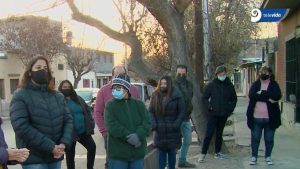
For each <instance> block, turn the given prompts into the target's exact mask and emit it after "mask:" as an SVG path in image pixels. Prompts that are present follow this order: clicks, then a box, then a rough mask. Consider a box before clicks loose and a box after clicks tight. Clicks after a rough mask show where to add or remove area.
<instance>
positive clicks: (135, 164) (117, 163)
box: [108, 158, 144, 169]
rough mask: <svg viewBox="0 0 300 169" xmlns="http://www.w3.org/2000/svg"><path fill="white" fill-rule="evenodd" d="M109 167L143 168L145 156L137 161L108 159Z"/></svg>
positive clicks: (124, 168)
mask: <svg viewBox="0 0 300 169" xmlns="http://www.w3.org/2000/svg"><path fill="white" fill-rule="evenodd" d="M108 168H109V169H143V168H144V158H142V159H138V160H135V161H123V160H113V159H108Z"/></svg>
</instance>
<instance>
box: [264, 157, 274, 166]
mask: <svg viewBox="0 0 300 169" xmlns="http://www.w3.org/2000/svg"><path fill="white" fill-rule="evenodd" d="M265 160H266V163H267V164H268V165H273V162H272V159H271V157H266V159H265Z"/></svg>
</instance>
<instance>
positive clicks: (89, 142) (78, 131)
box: [58, 80, 96, 169]
mask: <svg viewBox="0 0 300 169" xmlns="http://www.w3.org/2000/svg"><path fill="white" fill-rule="evenodd" d="M58 90H59V91H60V92H61V93H62V94H63V95H64V96H65V100H66V103H67V106H68V108H69V110H70V111H71V114H72V116H73V125H74V130H73V142H72V144H71V146H70V148H68V149H67V150H66V163H67V168H68V169H75V161H74V157H75V147H76V142H79V143H80V144H81V145H83V146H84V147H85V148H86V149H87V152H88V153H87V169H93V168H94V161H95V154H96V144H95V141H94V139H93V138H92V134H94V128H95V122H94V119H93V117H92V114H91V110H90V107H89V106H88V105H87V104H86V103H85V101H84V100H83V99H82V98H81V97H80V96H78V95H77V94H76V92H75V90H74V88H73V86H72V84H71V82H70V81H68V80H64V81H62V82H61V83H60V85H59V87H58Z"/></svg>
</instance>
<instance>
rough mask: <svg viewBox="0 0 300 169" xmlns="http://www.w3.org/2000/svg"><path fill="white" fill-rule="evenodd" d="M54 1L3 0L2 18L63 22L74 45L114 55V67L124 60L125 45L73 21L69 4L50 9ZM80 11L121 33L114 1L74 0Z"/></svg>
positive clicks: (0, 10) (0, 13)
mask: <svg viewBox="0 0 300 169" xmlns="http://www.w3.org/2000/svg"><path fill="white" fill-rule="evenodd" d="M54 2H55V0H0V18H6V17H9V16H23V15H35V16H48V17H49V18H50V19H53V20H57V21H62V23H63V25H67V26H66V29H69V30H71V31H72V32H73V37H74V41H75V42H74V41H73V42H74V44H75V43H78V42H83V44H84V45H85V46H87V47H89V48H93V49H99V50H104V51H109V52H113V53H114V54H115V64H119V63H120V62H121V60H122V59H123V58H124V45H123V43H120V42H118V41H115V40H113V39H111V38H109V37H108V36H106V35H105V34H103V33H102V32H100V31H99V30H97V29H96V28H93V27H91V26H89V25H86V24H82V23H79V22H77V21H74V20H72V17H71V10H70V9H69V7H68V5H67V4H63V5H60V6H57V7H54V8H51V9H48V8H49V7H50V6H51V5H52V4H53V3H54ZM75 3H76V5H77V7H78V8H79V10H81V11H83V12H84V13H85V14H88V15H91V16H93V17H95V18H97V19H100V20H102V21H103V22H104V23H105V24H107V25H108V26H110V27H111V28H113V29H114V30H120V28H121V26H120V25H121V24H120V21H119V15H118V12H117V9H116V8H115V6H114V5H113V3H112V0H75Z"/></svg>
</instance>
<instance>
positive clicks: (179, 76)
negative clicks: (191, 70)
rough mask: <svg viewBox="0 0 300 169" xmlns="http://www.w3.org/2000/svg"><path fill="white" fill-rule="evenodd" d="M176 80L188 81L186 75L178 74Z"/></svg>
mask: <svg viewBox="0 0 300 169" xmlns="http://www.w3.org/2000/svg"><path fill="white" fill-rule="evenodd" d="M176 79H177V80H179V81H184V80H186V74H177V75H176Z"/></svg>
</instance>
